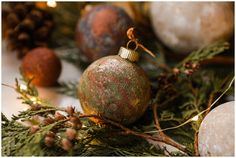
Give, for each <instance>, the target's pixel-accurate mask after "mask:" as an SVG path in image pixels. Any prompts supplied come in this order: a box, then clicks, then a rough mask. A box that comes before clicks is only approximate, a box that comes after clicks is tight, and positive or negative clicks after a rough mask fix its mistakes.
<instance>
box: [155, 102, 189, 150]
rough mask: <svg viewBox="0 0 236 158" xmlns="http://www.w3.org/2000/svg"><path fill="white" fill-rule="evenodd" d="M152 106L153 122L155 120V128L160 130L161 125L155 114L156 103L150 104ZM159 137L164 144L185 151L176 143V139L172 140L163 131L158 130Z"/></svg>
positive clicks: (183, 147) (184, 148)
mask: <svg viewBox="0 0 236 158" xmlns="http://www.w3.org/2000/svg"><path fill="white" fill-rule="evenodd" d="M152 108H153V115H154V122H155V126H156V129H157V130H161V126H160V123H159V120H158V116H157V103H155V104H153V105H152ZM159 135H160V137H162V139H163V140H165V143H166V144H169V145H171V146H174V147H176V148H177V149H180V150H181V151H183V150H184V151H186V147H185V146H183V145H181V144H179V143H177V142H176V141H174V140H173V139H172V138H170V137H169V136H167V135H166V134H165V133H164V132H162V131H160V132H159Z"/></svg>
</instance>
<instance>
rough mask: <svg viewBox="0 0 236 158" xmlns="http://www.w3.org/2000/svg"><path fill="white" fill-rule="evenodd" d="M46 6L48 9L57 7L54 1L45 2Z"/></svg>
mask: <svg viewBox="0 0 236 158" xmlns="http://www.w3.org/2000/svg"><path fill="white" fill-rule="evenodd" d="M47 6H48V7H52V8H55V7H56V6H57V3H56V1H54V0H48V1H47Z"/></svg>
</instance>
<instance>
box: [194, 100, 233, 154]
mask: <svg viewBox="0 0 236 158" xmlns="http://www.w3.org/2000/svg"><path fill="white" fill-rule="evenodd" d="M198 149H199V153H200V155H201V156H234V101H231V102H227V103H224V104H222V105H219V106H218V107H216V108H214V109H213V110H212V111H211V112H210V113H209V114H208V115H207V116H206V117H205V118H204V120H203V121H202V123H201V126H200V129H199V134H198Z"/></svg>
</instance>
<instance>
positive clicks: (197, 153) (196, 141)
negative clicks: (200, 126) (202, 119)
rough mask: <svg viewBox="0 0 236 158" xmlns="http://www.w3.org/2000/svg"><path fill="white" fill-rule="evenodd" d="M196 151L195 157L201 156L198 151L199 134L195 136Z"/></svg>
mask: <svg viewBox="0 0 236 158" xmlns="http://www.w3.org/2000/svg"><path fill="white" fill-rule="evenodd" d="M194 151H195V156H200V154H199V150H198V132H196V133H195V135H194Z"/></svg>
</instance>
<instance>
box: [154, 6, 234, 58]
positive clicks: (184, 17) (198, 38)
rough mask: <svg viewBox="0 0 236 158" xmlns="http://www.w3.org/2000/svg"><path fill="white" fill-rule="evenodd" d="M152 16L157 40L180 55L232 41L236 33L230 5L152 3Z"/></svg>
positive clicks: (232, 8)
mask: <svg viewBox="0 0 236 158" xmlns="http://www.w3.org/2000/svg"><path fill="white" fill-rule="evenodd" d="M150 16H151V22H152V25H153V29H154V31H155V33H156V35H157V37H158V38H159V39H160V40H161V41H162V42H163V43H164V44H165V45H166V46H167V47H169V48H170V49H171V50H173V51H174V52H177V53H183V54H188V53H190V52H191V51H194V50H196V49H198V48H201V47H203V46H206V45H208V44H210V43H213V42H216V41H219V40H229V39H230V38H231V37H232V36H233V33H234V4H233V3H230V2H152V3H151V4H150Z"/></svg>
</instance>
